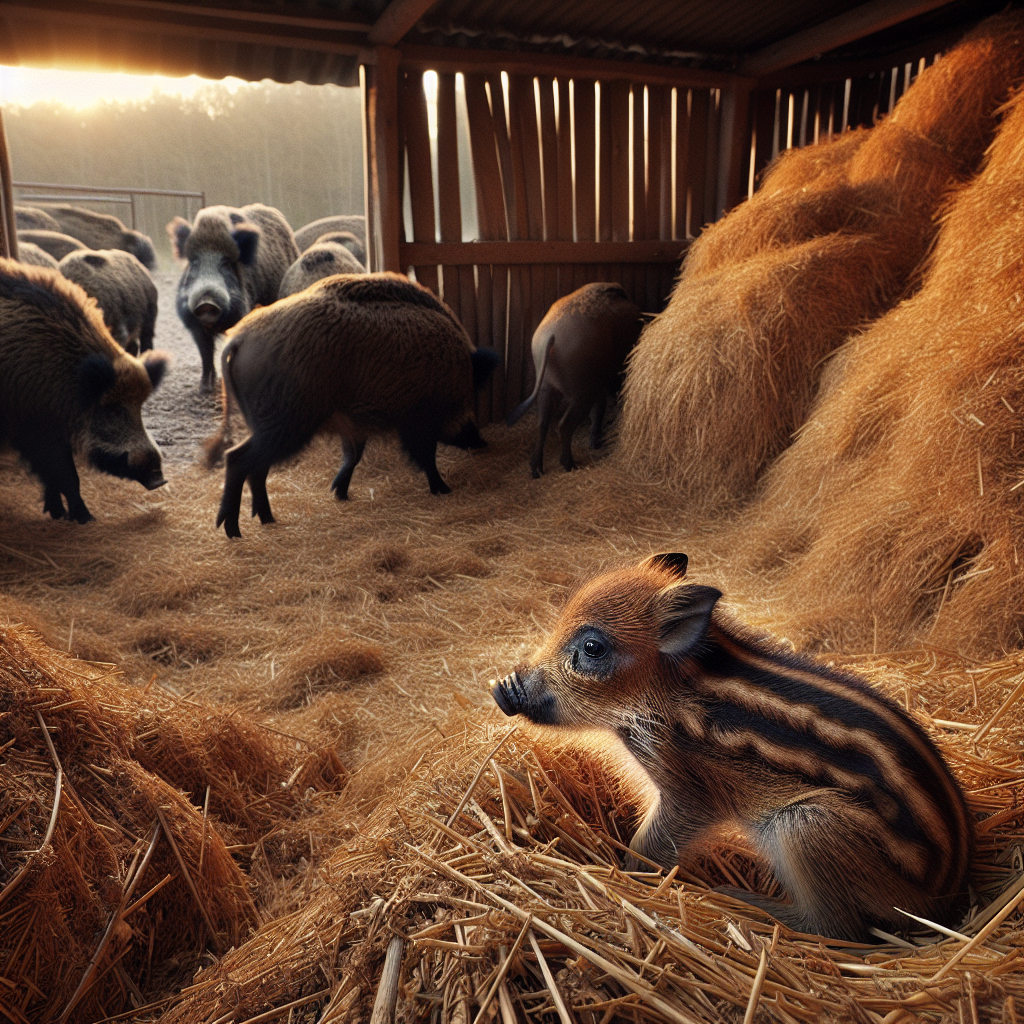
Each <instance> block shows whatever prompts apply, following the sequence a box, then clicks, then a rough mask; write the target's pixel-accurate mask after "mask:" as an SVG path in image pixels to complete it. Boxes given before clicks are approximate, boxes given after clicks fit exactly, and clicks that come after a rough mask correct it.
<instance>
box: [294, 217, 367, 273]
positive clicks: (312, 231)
mask: <svg viewBox="0 0 1024 1024" xmlns="http://www.w3.org/2000/svg"><path fill="white" fill-rule="evenodd" d="M335 231H350V232H351V233H352V234H353V235H355V236H356V238H358V239H359V241H360V243H361V244H362V245H363V247H364V249H365V246H366V218H365V217H364V216H363V215H362V214H361V213H351V214H339V215H337V216H333V217H321V218H320V219H319V220H314V221H311V222H310V223H309V224H305V225H303V227H301V228H299V230H298V231H296V232H295V244H296V245H297V246H298V247H299V250H300V251H301V252H305V251H306V250H307V249H308V248H309V247H310V246H311V245H313V244H314V243H315V242H317V241H318V240H319V239H320V236H321V235H326V234H329V233H333V232H335ZM360 262H364V261H362V260H360Z"/></svg>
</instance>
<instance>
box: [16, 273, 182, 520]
mask: <svg viewBox="0 0 1024 1024" xmlns="http://www.w3.org/2000/svg"><path fill="white" fill-rule="evenodd" d="M166 366H167V359H166V356H164V355H163V354H162V353H157V352H149V353H147V354H146V358H145V359H144V360H139V359H136V358H135V357H134V356H130V355H128V353H127V352H125V351H124V350H123V349H122V348H121V346H120V345H118V344H117V342H115V341H114V339H113V338H112V337H111V336H110V332H109V331H108V330H107V328H106V326H105V325H104V323H103V318H102V317H101V316H100V312H99V310H98V309H97V308H96V303H95V302H94V301H93V300H92V299H90V298H89V297H88V296H87V295H86V294H85V292H84V291H82V289H81V288H79V287H78V285H76V284H74V283H73V282H71V281H68V280H66V279H65V278H64V277H63V276H61V275H60V274H56V273H54V272H53V271H51V270H44V269H41V268H39V267H28V266H24V265H23V264H21V263H16V262H15V261H14V260H3V259H0V442H4V443H7V444H10V445H11V446H12V447H13V448H14V449H15V450H16V451H17V452H18V453H19V454H20V455H21V456H22V458H24V459H25V461H26V462H27V463H28V465H29V467H30V468H31V470H32V472H33V473H35V474H36V475H37V476H38V477H39V478H40V479H41V480H42V482H43V510H44V511H45V512H48V513H49V514H50V515H51V516H52V517H53V518H54V519H63V518H65V517H68V518H70V519H74V520H75V521H76V522H79V523H84V522H87V521H88V520H90V519H92V516H91V515H90V514H89V510H88V509H87V508H86V507H85V502H84V501H82V496H81V493H80V491H79V486H78V472H77V470H76V469H75V461H74V453H75V451H80V452H82V453H83V454H85V455H86V456H87V457H88V459H89V461H90V462H91V463H92V464H93V465H94V466H96V468H97V469H101V470H103V471H104V472H106V473H110V474H111V475H112V476H120V477H125V478H127V479H130V480H138V481H139V483H141V484H142V485H143V486H144V487H146V488H148V489H150V490H152V489H153V488H155V487H160V486H161V485H162V484H163V483H165V481H164V477H163V473H162V471H161V462H160V452H159V451H158V450H157V447H156V445H154V444H153V441H152V439H151V438H150V436H149V434H148V433H147V432H146V428H145V427H144V426H143V424H142V403H143V402H145V400H146V399H147V398H148V397H149V396H150V394H151V393H152V391H153V389H154V388H155V387H156V386H157V385H158V384H159V383H160V380H161V378H162V377H163V374H164V370H165V369H166ZM62 495H63V496H64V497H66V498H67V502H68V504H67V509H65V507H64V501H63V498H62Z"/></svg>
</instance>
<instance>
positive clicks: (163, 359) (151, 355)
mask: <svg viewBox="0 0 1024 1024" xmlns="http://www.w3.org/2000/svg"><path fill="white" fill-rule="evenodd" d="M170 363H171V360H170V358H169V357H168V355H167V353H166V352H153V351H150V352H147V353H146V354H145V355H144V356H143V357H142V365H143V366H144V367H145V368H146V373H148V374H149V383H150V384H152V385H153V390H154V391H156V389H157V388H158V387H160V382H161V381H162V380H163V379H164V374H165V373H166V372H167V367H168V366H170Z"/></svg>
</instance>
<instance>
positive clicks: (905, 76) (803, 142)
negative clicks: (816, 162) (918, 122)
mask: <svg viewBox="0 0 1024 1024" xmlns="http://www.w3.org/2000/svg"><path fill="white" fill-rule="evenodd" d="M921 51H922V52H920V53H914V54H900V55H899V57H898V58H896V59H892V58H891V59H890V60H891V61H892V62H891V64H890V62H885V63H884V64H883V66H881V67H876V68H873V69H867V68H864V67H863V66H861V67H858V68H856V69H850V72H849V73H848V74H846V75H843V74H842V73H840V74H839V75H836V74H835V73H833V74H832V75H829V74H828V73H827V72H826V71H825V70H824V69H822V71H821V72H818V73H817V74H816V76H815V78H816V79H818V80H813V81H807V82H796V83H794V82H792V81H789V80H787V79H789V78H790V77H791V76H789V75H787V76H783V77H781V79H780V80H773V79H771V78H769V79H766V80H765V81H764V82H762V83H760V84H759V87H758V89H757V90H756V91H755V92H754V94H753V101H752V102H753V116H752V119H751V120H752V140H751V151H752V153H753V156H754V167H753V170H754V174H753V179H754V180H753V185H754V188H755V189H756V187H757V185H758V184H759V182H760V180H761V177H762V175H763V172H764V170H765V168H766V167H767V166H768V165H769V164H770V163H771V161H772V160H773V159H774V158H775V157H776V156H778V154H779V153H780V152H782V151H783V150H786V149H792V148H794V147H802V146H810V145H813V144H814V143H816V142H818V141H819V140H825V139H831V138H832V137H833V136H834V135H839V134H841V133H842V132H844V131H846V130H847V129H851V128H859V127H861V126H866V127H870V126H871V125H873V124H875V123H877V122H878V120H879V119H881V118H882V117H884V116H885V115H886V114H888V113H889V112H890V111H891V110H892V108H893V107H894V106H895V105H896V101H897V100H898V99H899V98H900V97H901V96H902V95H903V94H904V93H905V92H906V91H907V89H909V88H910V86H911V85H912V84H913V82H914V80H915V79H916V78H917V76H918V75H919V74H920V73H921V72H922V71H923V70H924V69H925V68H926V67H928V66H929V65H931V64H934V63H935V61H936V59H937V58H938V57H939V56H940V54H939V53H936V52H935V50H934V48H928V47H927V45H923V46H922V47H921ZM748 184H749V180H748Z"/></svg>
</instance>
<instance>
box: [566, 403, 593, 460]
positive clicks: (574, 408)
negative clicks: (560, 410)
mask: <svg viewBox="0 0 1024 1024" xmlns="http://www.w3.org/2000/svg"><path fill="white" fill-rule="evenodd" d="M589 411H590V403H589V402H587V401H586V400H585V399H583V400H581V399H579V398H574V399H573V400H572V401H571V402H570V403H569V408H568V409H566V410H565V414H564V415H563V416H562V418H561V419H560V420H559V421H558V436H559V438H561V441H562V457H561V459H560V460H559V461H560V462H561V463H562V468H563V469H564V470H565V471H566V472H567V473H569V472H571V471H572V470H574V469H575V468H576V463H575V462H574V461H573V458H572V435H573V434H574V433H576V428H577V427H578V426H579V425H580V424H581V423H582V422H583V420H584V419H585V418H586V415H587V413H588V412H589Z"/></svg>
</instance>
